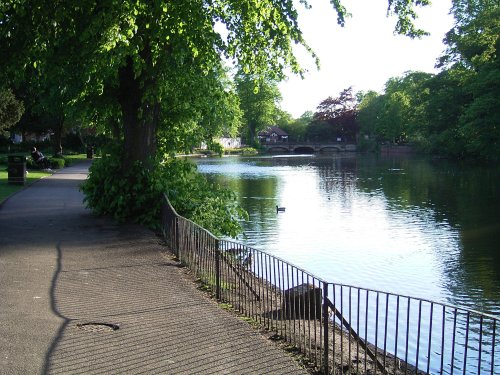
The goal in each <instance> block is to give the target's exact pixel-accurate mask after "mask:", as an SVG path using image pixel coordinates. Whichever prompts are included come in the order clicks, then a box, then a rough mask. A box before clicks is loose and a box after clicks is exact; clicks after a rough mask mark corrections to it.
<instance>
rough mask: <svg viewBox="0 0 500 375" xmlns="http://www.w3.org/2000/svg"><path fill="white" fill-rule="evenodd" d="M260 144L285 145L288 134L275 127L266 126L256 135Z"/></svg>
mask: <svg viewBox="0 0 500 375" xmlns="http://www.w3.org/2000/svg"><path fill="white" fill-rule="evenodd" d="M257 136H258V137H259V141H260V143H286V142H288V133H287V132H286V131H284V130H283V129H281V128H278V127H277V126H268V127H267V128H266V129H264V130H262V131H260V132H259V134H257Z"/></svg>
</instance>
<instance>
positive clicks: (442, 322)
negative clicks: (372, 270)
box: [162, 196, 500, 375]
mask: <svg viewBox="0 0 500 375" xmlns="http://www.w3.org/2000/svg"><path fill="white" fill-rule="evenodd" d="M162 228H163V234H164V237H165V240H166V242H167V245H168V246H169V247H170V248H171V250H172V251H173V252H174V253H175V254H176V256H177V257H178V259H179V260H180V262H182V263H183V264H185V265H186V266H188V267H189V268H190V269H191V270H192V271H193V272H194V274H195V276H196V277H197V278H199V279H201V280H202V281H203V282H204V283H205V284H207V285H208V286H210V287H211V289H212V290H213V292H214V294H215V296H216V298H217V299H218V300H220V301H223V302H226V303H229V304H231V305H232V306H233V307H234V308H235V309H236V310H238V311H239V312H241V313H242V314H244V315H245V316H247V317H249V318H252V319H254V320H256V321H258V322H259V323H260V324H262V325H264V326H265V327H266V328H267V329H269V330H271V331H274V332H275V333H276V335H277V336H279V337H280V338H283V339H284V340H286V341H287V342H289V343H290V344H291V345H293V346H295V347H296V348H297V349H298V350H299V351H300V352H302V353H303V354H304V355H305V356H306V357H307V358H308V359H309V361H310V362H311V363H312V365H313V366H315V367H316V368H318V369H320V370H321V371H323V373H325V374H330V373H332V374H345V373H349V374H351V373H356V374H398V375H399V374H423V373H429V374H490V375H494V374H500V349H499V347H500V337H499V336H500V335H499V334H498V333H497V330H498V328H497V327H498V325H499V319H500V318H499V317H498V316H493V315H488V314H484V313H481V312H477V311H473V310H470V309H466V308H460V307H455V306H451V305H446V304H442V303H438V302H433V301H428V300H424V299H419V298H413V297H408V296H402V295H398V294H394V293H387V292H382V291H377V290H371V289H366V288H359V287H355V286H349V285H342V284H336V283H330V282H326V281H324V280H321V279H320V278H318V277H316V276H314V275H312V274H311V273H309V272H307V271H305V270H303V269H301V268H299V267H296V266H294V265H292V264H290V263H288V262H286V261H284V260H282V259H280V258H278V257H275V256H272V255H269V254H267V253H265V252H262V251H259V250H256V249H254V248H251V247H248V246H245V245H242V244H239V243H236V242H233V241H227V240H224V239H219V238H217V237H215V236H213V235H212V234H211V233H209V232H208V231H207V230H205V229H204V228H202V227H200V226H198V225H197V224H195V223H193V222H192V221H190V220H188V219H185V218H183V217H181V216H179V215H178V214H177V213H176V212H175V210H174V208H173V207H172V206H171V204H170V202H169V201H168V198H167V197H166V196H165V197H164V202H163V207H162Z"/></svg>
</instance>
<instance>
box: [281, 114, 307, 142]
mask: <svg viewBox="0 0 500 375" xmlns="http://www.w3.org/2000/svg"><path fill="white" fill-rule="evenodd" d="M313 115H314V114H313V112H312V111H306V112H304V113H303V114H302V115H301V116H300V117H299V118H297V119H293V120H290V121H289V122H287V123H280V124H279V126H280V127H281V128H282V129H283V130H284V131H286V132H287V133H288V136H289V139H290V141H295V142H301V141H304V140H305V139H306V133H307V127H308V126H309V124H310V123H311V122H312V120H313Z"/></svg>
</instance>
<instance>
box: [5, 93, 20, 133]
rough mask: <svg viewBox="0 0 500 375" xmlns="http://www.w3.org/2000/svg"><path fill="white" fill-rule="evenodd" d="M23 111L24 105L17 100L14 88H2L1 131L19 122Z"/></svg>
mask: <svg viewBox="0 0 500 375" xmlns="http://www.w3.org/2000/svg"><path fill="white" fill-rule="evenodd" d="M23 112H24V105H23V103H22V102H21V101H19V100H17V98H16V97H15V95H14V94H13V92H12V90H10V89H5V90H1V89H0V133H2V132H4V131H5V130H7V129H9V128H11V127H12V126H14V125H15V124H17V122H18V121H19V120H20V119H21V116H22V115H23Z"/></svg>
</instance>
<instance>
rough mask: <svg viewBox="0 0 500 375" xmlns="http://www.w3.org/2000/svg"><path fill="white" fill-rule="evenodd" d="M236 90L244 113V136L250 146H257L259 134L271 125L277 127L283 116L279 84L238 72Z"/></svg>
mask: <svg viewBox="0 0 500 375" xmlns="http://www.w3.org/2000/svg"><path fill="white" fill-rule="evenodd" d="M235 81H236V88H237V91H238V96H239V98H240V103H241V104H240V106H241V110H242V111H243V122H244V126H245V130H244V134H245V135H246V141H247V143H248V144H251V145H254V144H257V134H258V132H259V131H261V130H263V129H265V128H266V127H268V126H269V125H275V124H277V123H278V122H279V119H280V117H283V116H282V111H281V109H280V107H279V102H280V101H281V93H280V91H279V88H278V83H277V82H276V81H273V80H271V79H265V80H260V81H259V80H258V77H256V76H255V75H252V74H246V73H243V72H242V71H240V72H238V74H236V77H235Z"/></svg>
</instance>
